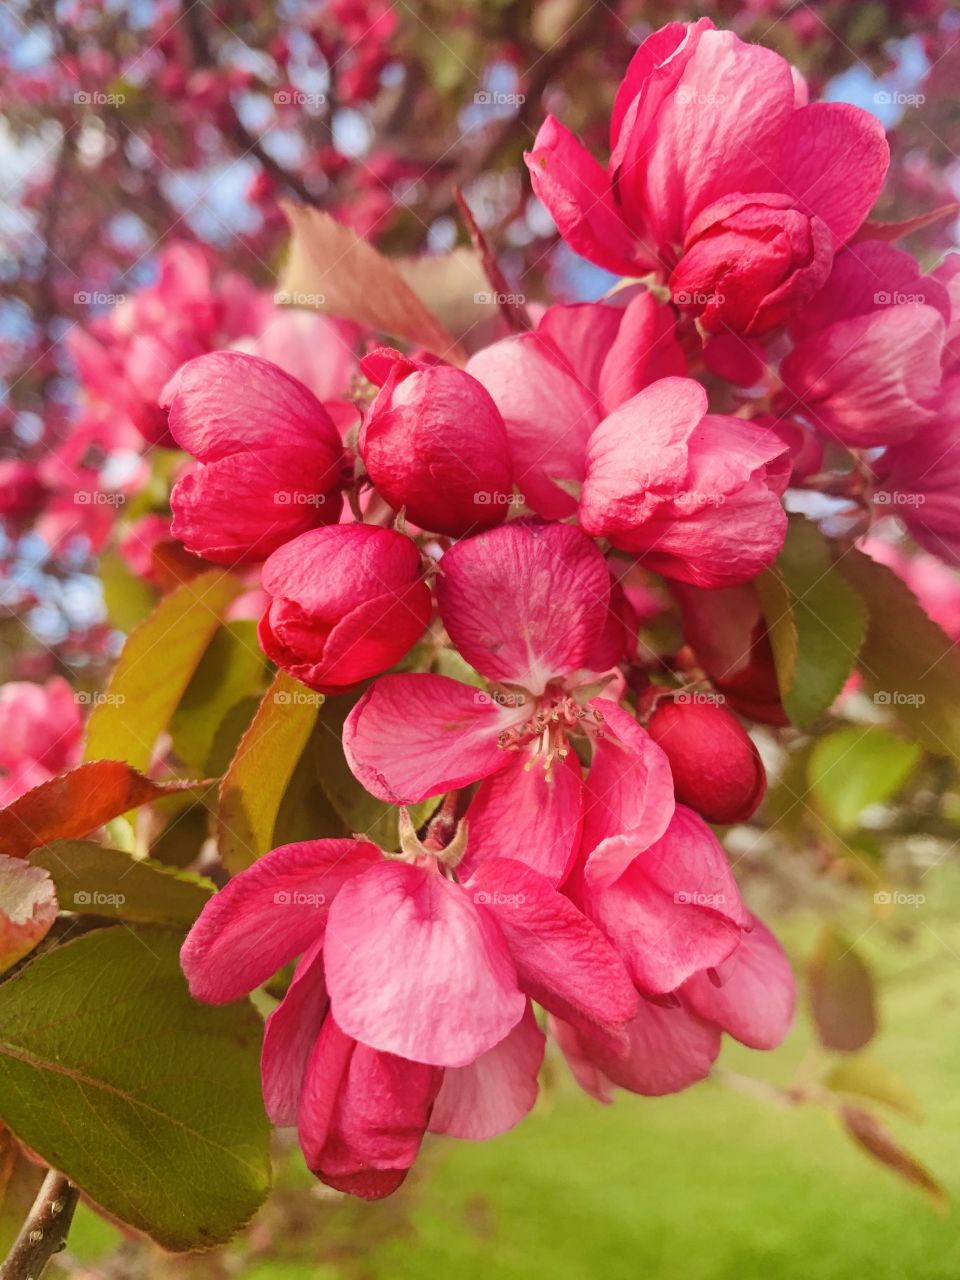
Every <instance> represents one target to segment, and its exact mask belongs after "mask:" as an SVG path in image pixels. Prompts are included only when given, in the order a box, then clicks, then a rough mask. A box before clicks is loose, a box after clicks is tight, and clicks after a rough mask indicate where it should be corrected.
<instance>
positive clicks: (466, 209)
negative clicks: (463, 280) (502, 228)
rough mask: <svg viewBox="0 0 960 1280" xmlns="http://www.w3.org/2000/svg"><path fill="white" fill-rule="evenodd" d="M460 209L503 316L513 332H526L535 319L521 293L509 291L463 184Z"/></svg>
mask: <svg viewBox="0 0 960 1280" xmlns="http://www.w3.org/2000/svg"><path fill="white" fill-rule="evenodd" d="M456 201H457V208H458V209H459V210H460V216H461V217H462V218H463V221H464V222H465V223H466V227H467V231H468V232H469V233H470V240H471V242H472V244H473V247H474V249H475V250H476V252H477V256H478V257H479V258H480V262H481V265H482V266H483V270H484V274H485V275H486V277H487V280H488V281H489V282H490V285H491V287H492V289H493V296H494V300H495V301H496V304H497V306H498V307H499V308H500V312H501V314H502V315H503V318H504V319H505V320H506V322H507V324H508V325H509V327H510V329H511V331H512V332H513V333H523V332H524V330H526V329H532V328H533V321H532V320H531V319H530V316H529V314H528V312H527V308H526V307H525V306H524V304H523V302H522V301H521V299H520V296H519V295H518V294H515V293H512V292H511V291H510V285H509V284H508V283H507V279H506V277H505V276H504V274H503V272H502V271H501V269H500V264H499V262H497V259H496V255H495V254H494V252H493V249H492V248H491V247H490V244H489V242H488V240H487V237H486V236H485V235H484V234H483V232H482V231H481V230H480V228H479V227H478V226H477V220H476V218H475V217H474V216H473V211H472V209H471V208H470V206H469V205H468V204H467V201H466V197H465V196H464V194H463V191H462V190H461V189H460V187H457V191H456Z"/></svg>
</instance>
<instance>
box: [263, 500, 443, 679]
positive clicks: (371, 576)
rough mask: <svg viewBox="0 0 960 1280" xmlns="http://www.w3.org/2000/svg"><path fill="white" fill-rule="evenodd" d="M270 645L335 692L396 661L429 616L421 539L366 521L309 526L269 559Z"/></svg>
mask: <svg viewBox="0 0 960 1280" xmlns="http://www.w3.org/2000/svg"><path fill="white" fill-rule="evenodd" d="M263 586H264V589H265V591H266V592H267V593H268V595H269V596H271V597H272V599H271V600H270V602H269V604H268V606H267V610H266V612H265V613H264V615H263V618H262V619H261V622H260V632H259V634H260V644H261V646H262V647H263V651H264V653H265V654H266V655H267V657H268V658H270V659H271V660H272V661H273V662H276V663H277V664H278V665H279V666H281V667H283V668H284V670H286V671H289V672H290V674H291V675H293V676H295V677H296V678H297V679H298V680H300V681H302V683H303V684H307V685H309V686H310V687H311V688H312V689H319V690H321V691H322V692H324V693H337V692H339V691H341V690H343V689H345V688H349V687H350V686H351V685H355V684H358V683H359V682H360V681H361V680H366V679H367V678H368V677H370V676H374V675H379V673H380V672H381V671H385V670H386V669H387V667H391V666H393V664H394V663H395V662H398V661H399V660H400V659H401V658H402V657H403V655H404V654H405V653H406V652H407V650H408V649H409V648H410V647H411V646H412V645H413V644H415V643H416V641H417V640H419V638H420V636H421V635H422V634H423V632H424V630H425V628H426V626H427V624H428V623H429V621H430V612H431V599H430V589H429V587H428V586H427V585H426V583H425V582H424V580H423V569H422V566H421V560H420V552H419V550H418V548H417V545H416V543H414V542H412V541H411V540H410V538H408V537H406V536H405V535H404V534H402V533H396V532H394V531H393V530H392V529H380V528H376V527H374V526H373V525H366V524H340V525H332V526H329V527H328V528H326V529H311V530H310V531H309V532H307V533H302V534H300V536H299V537H298V538H294V539H293V541H292V542H288V543H285V544H284V546H282V547H280V548H279V549H278V550H277V551H275V552H274V553H273V555H272V556H271V557H270V558H269V560H268V561H267V562H266V564H265V565H264V566H263Z"/></svg>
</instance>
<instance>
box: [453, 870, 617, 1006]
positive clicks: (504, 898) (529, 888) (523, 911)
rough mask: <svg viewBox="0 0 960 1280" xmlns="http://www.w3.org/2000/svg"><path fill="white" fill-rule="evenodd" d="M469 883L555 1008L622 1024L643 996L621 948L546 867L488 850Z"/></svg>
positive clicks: (526, 984)
mask: <svg viewBox="0 0 960 1280" xmlns="http://www.w3.org/2000/svg"><path fill="white" fill-rule="evenodd" d="M464 888H465V890H466V892H467V893H468V894H470V895H471V896H472V897H473V900H474V902H476V903H478V904H479V905H481V906H482V907H483V908H484V910H485V911H486V912H488V913H489V914H490V915H491V916H493V917H494V918H495V919H496V921H497V924H498V925H499V926H500V930H501V931H502V934H503V936H504V937H505V938H506V942H507V946H508V947H509V949H510V954H511V955H512V957H513V962H514V964H515V965H516V968H517V974H518V976H519V981H520V986H521V987H522V988H523V990H524V991H526V993H527V995H529V996H530V997H531V998H532V999H533V1000H536V1002H537V1003H538V1004H541V1005H543V1007H544V1008H545V1009H548V1010H549V1011H550V1012H551V1013H556V1014H558V1015H559V1016H560V1017H566V1016H568V1015H569V1014H570V1013H571V1012H572V1013H573V1014H574V1015H575V1016H576V1015H579V1016H582V1017H585V1018H589V1019H592V1020H594V1021H596V1022H602V1023H607V1024H616V1023H621V1022H626V1021H627V1020H628V1019H629V1018H631V1017H632V1016H633V1014H634V1013H635V1011H636V1006H637V996H636V992H635V991H634V989H633V987H632V985H631V983H630V978H629V976H628V974H627V971H626V969H625V968H624V965H623V961H622V960H621V959H620V956H619V955H618V954H617V952H616V951H615V950H614V948H613V947H612V946H611V944H610V943H609V942H608V941H607V939H606V938H605V937H604V936H603V934H602V933H601V932H600V930H599V929H598V928H597V927H596V926H595V925H594V924H593V922H592V921H590V920H588V919H587V917H586V916H585V915H583V913H582V912H581V911H579V910H578V908H577V907H575V906H574V904H573V903H572V902H571V901H570V899H569V898H566V897H564V896H563V895H562V894H560V893H558V892H557V891H556V890H555V889H554V888H553V887H552V886H551V885H550V883H549V882H548V881H547V880H545V879H544V877H543V876H542V875H540V874H539V872H537V871H534V870H532V869H531V868H530V867H528V866H525V865H524V864H523V863H520V862H513V861H512V860H511V859H509V858H488V859H487V860H486V861H485V862H482V863H481V864H480V866H479V867H478V868H477V870H476V871H475V872H474V874H473V875H472V876H471V877H470V879H469V880H468V881H467V883H466V884H465V885H464Z"/></svg>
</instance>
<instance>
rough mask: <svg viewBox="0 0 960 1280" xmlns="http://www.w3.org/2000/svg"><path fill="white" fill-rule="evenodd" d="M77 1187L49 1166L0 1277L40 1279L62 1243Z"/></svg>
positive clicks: (68, 1226)
mask: <svg viewBox="0 0 960 1280" xmlns="http://www.w3.org/2000/svg"><path fill="white" fill-rule="evenodd" d="M79 1198H80V1192H79V1190H78V1189H77V1188H76V1187H75V1186H74V1185H73V1183H72V1182H70V1181H69V1179H68V1178H66V1177H64V1175H63V1174H62V1173H57V1171H56V1170H55V1169H49V1170H48V1171H47V1176H46V1177H45V1178H44V1180H43V1185H42V1186H41V1187H40V1191H39V1193H38V1195H37V1198H36V1200H34V1202H33V1208H32V1209H31V1210H30V1212H29V1214H28V1215H27V1218H26V1221H25V1222H24V1224H23V1226H22V1227H21V1228H20V1234H19V1235H18V1236H17V1238H16V1240H15V1241H14V1243H13V1248H12V1249H11V1250H10V1252H9V1253H8V1254H7V1259H6V1261H5V1262H4V1263H2V1264H0V1280H40V1277H41V1276H42V1275H43V1273H44V1271H45V1270H46V1268H47V1263H48V1262H49V1261H50V1259H51V1258H52V1257H53V1255H54V1254H55V1253H59V1252H60V1250H61V1249H63V1248H64V1247H65V1246H66V1243H67V1234H68V1232H69V1231H70V1223H71V1222H72V1221H73V1212H74V1210H75V1209H76V1207H77V1201H78V1200H79Z"/></svg>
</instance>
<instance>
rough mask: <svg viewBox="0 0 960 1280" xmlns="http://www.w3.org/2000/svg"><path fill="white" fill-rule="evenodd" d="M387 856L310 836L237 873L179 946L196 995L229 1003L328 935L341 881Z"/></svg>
mask: <svg viewBox="0 0 960 1280" xmlns="http://www.w3.org/2000/svg"><path fill="white" fill-rule="evenodd" d="M382 858H383V854H382V853H381V852H380V850H379V849H378V848H377V847H376V845H373V844H368V843H367V842H366V841H363V840H307V841H303V842H302V843H299V844H287V845H282V846H281V847H280V848H279V849H274V850H273V851H272V853H268V854H266V855H265V856H264V857H262V858H260V859H259V860H258V861H257V862H255V863H253V865H252V866H250V867H248V868H247V869H246V870H245V871H241V872H240V874H239V875H236V876H234V877H233V879H232V880H230V881H228V883H227V884H226V885H225V886H224V888H222V889H221V890H220V892H219V893H217V894H214V896H213V897H212V898H211V899H210V901H209V902H208V903H207V904H206V906H205V907H204V908H203V910H202V911H201V912H200V915H199V917H198V919H197V921H196V923H195V924H194V926H193V928H192V929H191V930H190V932H189V933H188V934H187V938H186V941H185V942H184V944H183V947H182V949H181V951H180V965H181V968H182V969H183V972H184V974H185V975H186V979H187V982H188V984H189V986H190V992H191V994H192V995H193V997H194V999H196V1000H204V1001H206V1002H207V1003H208V1004H223V1003H225V1002H226V1001H228V1000H236V999H238V998H239V997H240V996H243V995H246V994H247V992H248V991H252V990H253V988H254V987H257V986H259V985H260V983H262V982H266V980H267V979H268V978H270V977H272V976H273V974H275V973H276V972H277V970H278V969H281V968H282V967H283V966H284V965H285V964H287V963H289V961H291V960H292V959H293V958H294V957H295V956H298V955H300V954H301V953H302V952H304V951H306V950H307V949H308V948H309V947H310V946H311V945H312V944H313V943H314V942H316V941H317V939H318V938H319V937H320V936H322V934H323V930H324V926H325V924H326V919H327V914H328V912H329V909H330V904H331V903H332V902H333V900H334V899H335V898H336V895H337V893H338V892H339V891H340V889H341V887H342V886H343V885H344V884H345V883H346V882H347V881H349V879H350V878H351V877H352V876H355V875H357V874H358V873H359V872H361V871H363V870H365V869H366V868H369V867H371V866H373V865H375V864H376V863H379V862H380V861H382Z"/></svg>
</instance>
